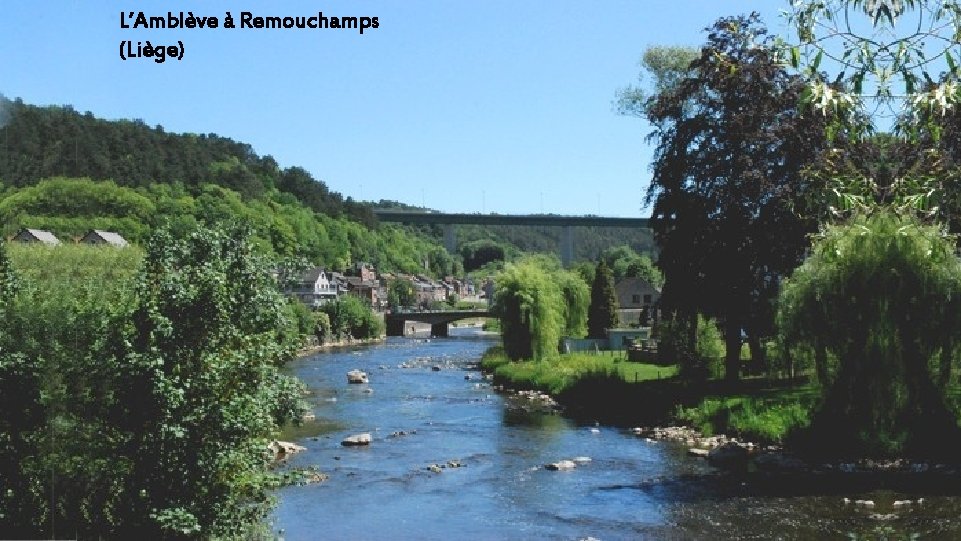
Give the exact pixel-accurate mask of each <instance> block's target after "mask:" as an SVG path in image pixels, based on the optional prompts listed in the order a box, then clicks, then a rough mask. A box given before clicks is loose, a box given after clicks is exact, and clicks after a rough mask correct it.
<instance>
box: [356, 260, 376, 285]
mask: <svg viewBox="0 0 961 541" xmlns="http://www.w3.org/2000/svg"><path fill="white" fill-rule="evenodd" d="M351 275H353V276H357V277H359V278H360V279H361V280H363V281H365V282H371V281H374V280H377V271H376V270H374V266H373V265H371V264H370V263H364V262H359V263H357V264H356V265H354V271H353V272H352V273H351Z"/></svg>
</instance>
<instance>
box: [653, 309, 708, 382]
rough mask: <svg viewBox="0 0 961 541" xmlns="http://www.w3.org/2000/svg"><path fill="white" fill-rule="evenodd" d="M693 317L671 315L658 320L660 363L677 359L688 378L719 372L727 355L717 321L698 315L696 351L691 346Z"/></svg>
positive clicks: (695, 333)
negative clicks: (691, 320)
mask: <svg viewBox="0 0 961 541" xmlns="http://www.w3.org/2000/svg"><path fill="white" fill-rule="evenodd" d="M690 332H691V329H690V319H689V318H681V317H677V316H674V317H671V318H665V319H662V320H661V321H660V322H659V324H658V335H657V336H658V341H657V354H658V358H659V360H660V362H661V363H675V364H677V365H678V366H679V371H680V374H681V375H682V376H684V377H687V378H704V377H708V376H716V375H717V374H718V372H719V371H720V370H719V365H720V364H721V361H722V360H723V358H724V338H723V336H721V331H720V330H718V327H717V322H716V321H715V320H713V319H711V318H707V317H704V316H703V315H701V314H698V315H697V329H696V330H695V332H694V336H695V342H694V351H693V352H692V351H691V349H690V341H689V336H690Z"/></svg>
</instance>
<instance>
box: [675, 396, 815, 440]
mask: <svg viewBox="0 0 961 541" xmlns="http://www.w3.org/2000/svg"><path fill="white" fill-rule="evenodd" d="M819 399H820V389H819V387H817V386H816V385H811V384H804V385H801V386H797V387H767V388H765V387H763V386H762V387H760V388H754V389H751V390H750V391H749V392H745V391H741V392H738V391H736V390H735V391H734V392H731V393H724V394H713V395H708V396H705V397H704V399H703V400H701V401H700V403H698V404H697V405H695V406H693V407H682V406H679V407H678V408H677V410H676V412H675V416H676V418H677V420H678V421H681V422H683V423H685V424H689V425H691V426H693V427H695V428H697V429H698V430H700V431H701V432H702V433H703V434H705V435H711V434H727V435H731V436H738V437H741V438H744V439H747V440H750V441H756V442H765V443H783V442H784V440H785V438H787V437H788V436H789V435H790V434H791V432H792V431H794V430H796V429H799V428H804V427H806V426H808V425H809V424H810V422H811V415H812V414H813V411H814V409H815V408H816V406H817V403H818V400H819Z"/></svg>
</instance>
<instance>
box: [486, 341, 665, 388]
mask: <svg viewBox="0 0 961 541" xmlns="http://www.w3.org/2000/svg"><path fill="white" fill-rule="evenodd" d="M481 366H483V367H484V369H485V370H488V371H491V372H493V373H494V375H495V377H497V379H498V380H500V381H503V382H505V383H507V384H508V385H510V386H512V387H518V388H527V389H537V390H540V391H544V392H547V393H550V394H552V395H558V394H560V393H562V392H564V391H565V390H567V389H569V388H571V387H572V386H573V385H574V384H576V383H577V382H578V381H579V380H581V379H584V378H586V377H589V376H598V375H605V376H612V375H613V376H617V377H618V378H619V379H621V380H623V381H625V382H627V383H634V382H641V381H647V380H653V379H663V378H669V377H672V376H674V375H675V374H677V368H676V367H674V366H657V365H650V364H639V363H632V362H627V361H626V360H624V357H623V355H622V354H617V355H615V356H610V355H603V354H601V355H597V354H591V353H571V354H566V355H559V356H558V357H557V358H554V359H550V360H543V361H520V362H510V361H509V360H508V359H507V357H506V356H504V353H503V349H501V348H491V350H490V351H488V353H486V354H485V355H484V357H483V358H482V359H481Z"/></svg>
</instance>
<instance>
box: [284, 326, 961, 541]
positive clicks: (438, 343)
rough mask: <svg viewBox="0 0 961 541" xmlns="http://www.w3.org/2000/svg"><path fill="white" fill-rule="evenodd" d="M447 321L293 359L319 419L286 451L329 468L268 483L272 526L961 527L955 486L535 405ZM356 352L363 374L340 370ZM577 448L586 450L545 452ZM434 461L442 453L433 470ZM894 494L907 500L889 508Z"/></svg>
mask: <svg viewBox="0 0 961 541" xmlns="http://www.w3.org/2000/svg"><path fill="white" fill-rule="evenodd" d="M452 331H454V332H453V334H454V336H453V337H452V338H449V339H434V340H425V339H420V340H417V339H409V338H390V339H388V340H387V342H386V343H383V344H378V345H374V346H367V347H363V348H358V349H353V350H350V349H345V350H338V351H334V352H329V353H321V354H318V355H314V356H311V357H306V358H303V359H299V360H297V361H295V362H294V363H292V364H291V367H290V369H291V370H292V372H293V373H294V374H296V375H297V376H298V377H300V378H301V379H302V380H303V381H304V382H306V384H307V385H308V386H309V387H310V389H311V390H312V393H311V395H310V401H311V404H312V407H313V411H314V413H315V415H316V417H317V420H316V421H315V422H311V423H308V424H307V425H306V426H303V427H300V428H299V429H297V430H296V431H292V432H288V433H287V434H285V437H287V438H290V439H295V440H296V441H297V442H298V443H300V444H301V445H304V446H305V447H307V451H305V452H303V453H300V454H298V455H295V456H294V457H292V458H291V460H290V463H289V465H290V466H291V467H304V466H308V465H317V466H319V467H320V469H321V470H322V471H323V472H325V473H327V474H328V475H329V476H330V478H329V479H328V480H327V481H326V482H323V483H319V484H314V485H307V486H291V487H286V488H283V489H281V490H279V491H278V492H277V497H278V500H279V505H278V507H277V509H276V510H275V512H274V514H273V516H272V517H271V520H272V524H273V526H272V527H273V529H274V531H276V532H279V533H280V536H281V537H282V538H284V539H286V540H288V541H293V540H307V539H335V540H340V539H344V540H354V539H372V540H405V539H425V540H431V539H438V540H439V539H443V540H449V539H478V540H487V539H490V540H501V539H538V540H540V539H558V540H577V539H585V538H589V537H593V538H595V539H600V540H603V541H609V540H614V539H718V538H723V539H732V538H739V539H771V538H789V539H901V538H905V539H907V538H910V534H915V533H916V534H921V536H922V537H921V538H933V539H942V538H957V537H956V536H957V535H958V534H959V531H961V504H959V502H961V499H959V498H958V497H957V496H958V490H957V489H950V488H949V489H947V492H948V494H945V489H940V490H939V491H936V492H931V491H930V490H929V491H918V490H905V489H901V488H899V489H898V490H899V491H900V492H894V491H892V490H890V489H889V487H886V486H883V485H882V486H874V485H870V483H869V485H870V486H867V487H865V486H860V485H859V486H858V487H855V486H853V485H851V486H850V487H846V486H845V484H844V482H841V483H838V482H837V481H832V482H831V483H829V484H820V483H819V482H817V480H814V481H813V482H812V481H811V480H810V479H805V480H803V481H799V480H797V479H794V480H789V479H785V480H783V482H782V481H781V480H775V481H773V482H771V481H770V480H768V481H767V482H762V483H758V482H757V480H756V479H755V478H739V477H734V476H731V475H728V474H723V473H719V472H716V471H715V470H714V469H713V468H711V467H710V466H708V465H707V464H706V463H705V462H704V461H703V459H699V458H692V457H688V456H686V453H685V449H684V448H683V447H680V446H678V445H676V444H671V443H662V442H648V441H645V440H644V439H641V438H638V437H636V436H634V435H631V434H630V433H629V432H627V431H625V430H622V429H618V428H611V427H603V426H601V427H595V426H594V424H593V423H592V424H589V425H578V424H576V423H575V422H573V421H571V420H569V419H567V418H565V417H563V416H561V415H558V414H555V413H549V412H546V411H537V410H536V408H531V406H530V401H528V400H526V399H524V398H522V397H518V396H516V395H508V394H499V393H497V392H495V391H494V390H492V389H491V387H490V384H489V382H487V381H486V380H484V379H483V377H482V374H481V373H480V371H479V368H478V367H477V362H478V360H479V358H480V356H481V354H482V353H483V352H484V351H485V350H486V349H487V348H488V347H489V346H490V345H492V344H493V342H492V341H491V340H490V338H487V337H484V336H482V335H480V334H479V333H476V331H472V330H469V329H460V330H457V329H452ZM355 368H357V369H361V370H364V371H366V372H367V373H368V374H369V375H370V383H369V384H368V385H348V384H347V379H346V373H347V372H348V371H350V370H352V369H355ZM435 368H439V369H440V370H435ZM465 376H470V379H466V378H465ZM531 410H533V411H531ZM362 432H369V433H371V435H372V436H373V442H372V444H371V445H370V446H369V447H361V448H347V447H342V446H341V445H340V442H341V440H342V439H343V438H344V437H346V436H348V435H352V434H357V433H362ZM575 457H589V458H590V462H587V463H582V464H579V465H578V467H577V468H575V469H574V470H571V471H547V470H545V469H544V468H543V467H542V466H543V465H544V464H546V463H549V462H556V461H558V460H563V459H572V458H575ZM449 461H455V462H459V463H460V464H462V467H449V466H448V464H447V463H448V462H449ZM432 464H438V465H444V466H445V467H444V468H443V469H441V470H440V473H435V472H432V471H430V470H429V469H428V468H429V466H431V465H432ZM955 484H956V483H955ZM861 485H863V483H861ZM922 496H924V497H925V499H924V502H923V503H921V504H918V503H917V502H916V499H917V498H918V497H922ZM845 497H847V498H850V499H851V500H855V499H871V500H873V501H875V503H876V506H875V507H874V508H865V507H856V506H854V505H853V504H849V505H846V504H844V502H843V498H845ZM902 498H912V499H914V500H915V501H914V503H912V504H911V505H910V506H906V507H903V508H897V509H895V508H893V502H894V501H895V500H897V499H902Z"/></svg>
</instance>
